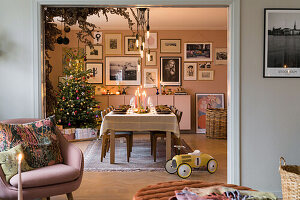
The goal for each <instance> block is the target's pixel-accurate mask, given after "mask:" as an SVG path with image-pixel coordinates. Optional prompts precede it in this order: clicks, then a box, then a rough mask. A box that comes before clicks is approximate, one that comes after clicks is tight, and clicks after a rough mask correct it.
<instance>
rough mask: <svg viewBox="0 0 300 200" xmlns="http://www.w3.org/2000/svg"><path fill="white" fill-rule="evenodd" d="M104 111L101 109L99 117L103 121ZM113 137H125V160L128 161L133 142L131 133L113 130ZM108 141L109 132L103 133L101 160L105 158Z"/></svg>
mask: <svg viewBox="0 0 300 200" xmlns="http://www.w3.org/2000/svg"><path fill="white" fill-rule="evenodd" d="M105 115H106V114H105V111H101V118H102V121H104V117H105ZM115 138H125V139H126V144H127V162H129V157H130V153H131V152H132V144H133V133H132V132H130V131H128V132H125V131H124V132H115ZM109 143H110V134H109V133H104V134H103V135H102V149H101V162H103V158H105V156H106V153H107V152H108V151H109Z"/></svg>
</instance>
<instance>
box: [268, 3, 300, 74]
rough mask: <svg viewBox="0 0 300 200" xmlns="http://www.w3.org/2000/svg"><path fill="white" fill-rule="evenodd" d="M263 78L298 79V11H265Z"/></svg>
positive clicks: (299, 16)
mask: <svg viewBox="0 0 300 200" xmlns="http://www.w3.org/2000/svg"><path fill="white" fill-rule="evenodd" d="M264 77H265V78H272V77H273V78H276V77H278V78H279V77H284V78H290V77H300V9H272V8H271V9H270V8H266V9H265V41H264Z"/></svg>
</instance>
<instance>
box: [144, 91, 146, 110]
mask: <svg viewBox="0 0 300 200" xmlns="http://www.w3.org/2000/svg"><path fill="white" fill-rule="evenodd" d="M143 107H144V108H146V92H145V91H144V92H143Z"/></svg>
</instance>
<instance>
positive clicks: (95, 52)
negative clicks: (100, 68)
mask: <svg viewBox="0 0 300 200" xmlns="http://www.w3.org/2000/svg"><path fill="white" fill-rule="evenodd" d="M85 53H86V59H87V60H102V59H103V46H102V45H94V49H91V48H90V47H89V46H88V45H87V46H85Z"/></svg>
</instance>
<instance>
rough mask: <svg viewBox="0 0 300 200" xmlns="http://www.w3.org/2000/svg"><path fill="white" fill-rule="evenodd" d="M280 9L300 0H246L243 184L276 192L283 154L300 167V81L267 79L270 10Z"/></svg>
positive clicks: (243, 10)
mask: <svg viewBox="0 0 300 200" xmlns="http://www.w3.org/2000/svg"><path fill="white" fill-rule="evenodd" d="M277 7H278V8H300V1H299V0H284V1H282V0H242V1H241V161H242V163H241V173H242V174H241V177H242V180H241V183H242V185H246V186H249V187H253V188H256V189H261V190H266V191H273V192H278V191H280V189H281V185H280V175H279V172H278V166H279V158H280V156H283V157H284V158H285V159H286V161H287V162H288V163H290V164H291V163H294V164H298V165H300V106H299V102H300V90H299V89H300V79H299V78H294V79H293V78H289V79H284V78H273V79H270V78H268V79H267V78H263V43H264V37H263V36H264V8H277ZM299 26H300V24H299Z"/></svg>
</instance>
